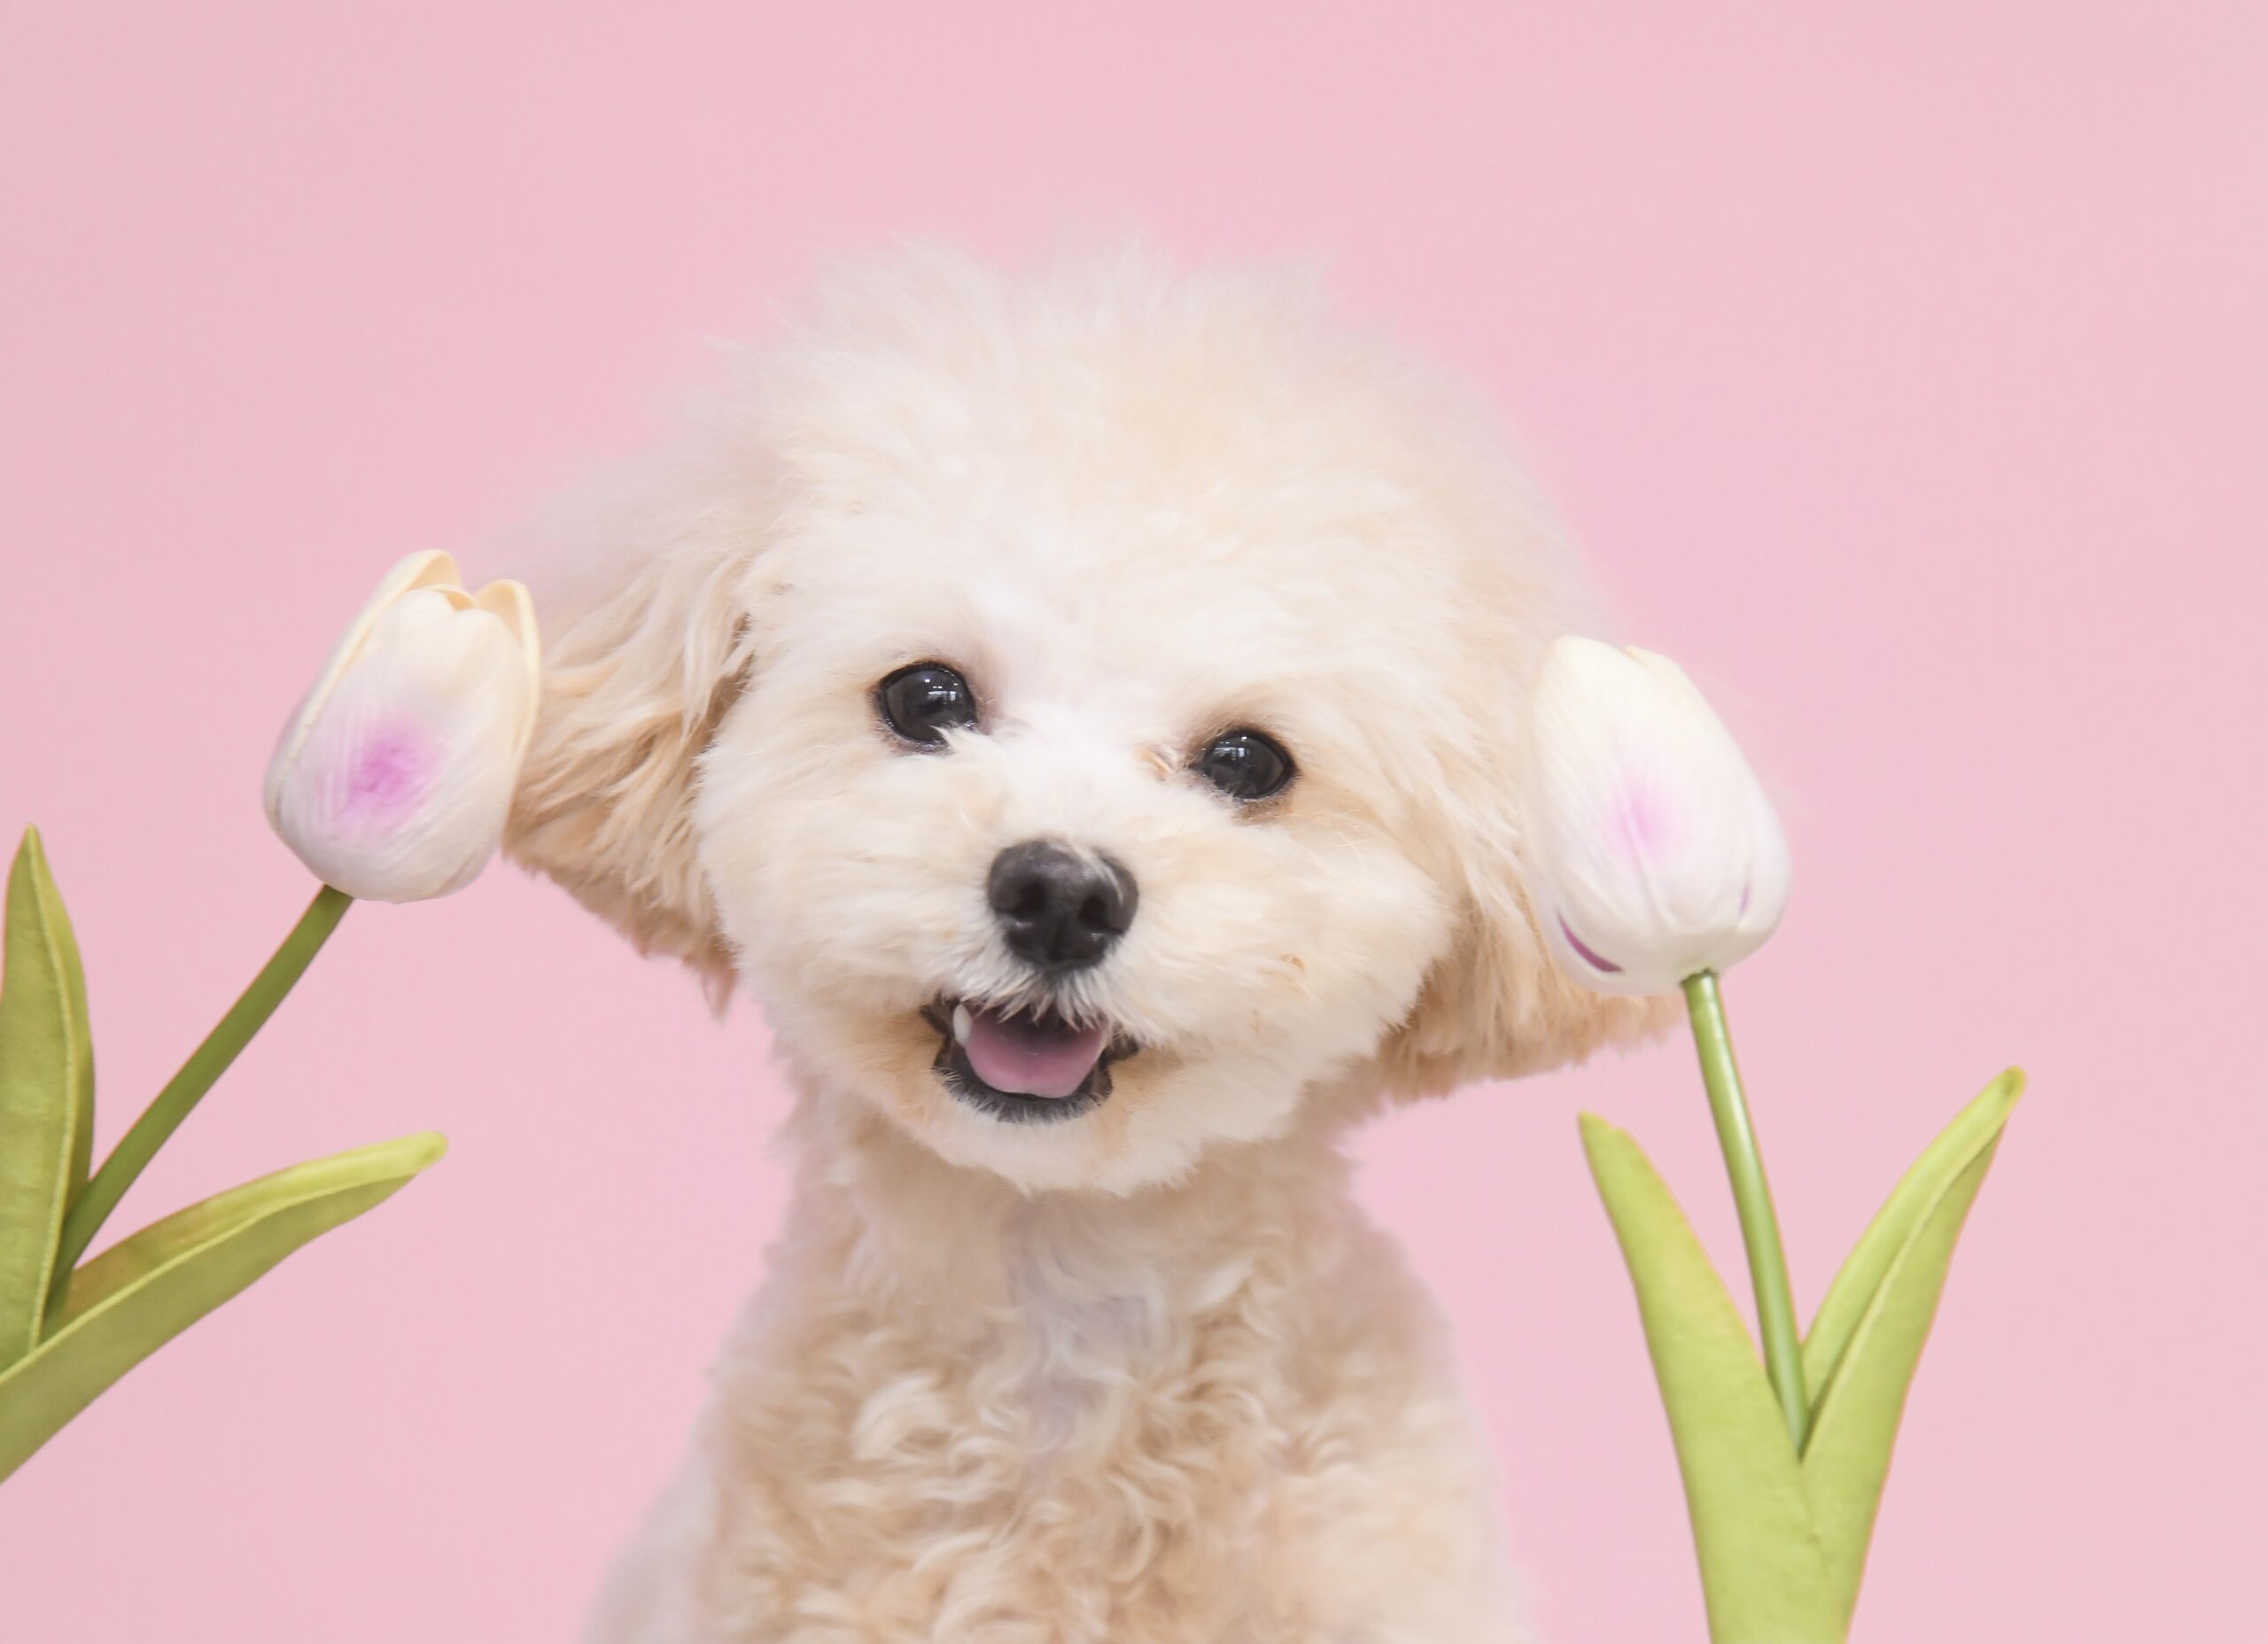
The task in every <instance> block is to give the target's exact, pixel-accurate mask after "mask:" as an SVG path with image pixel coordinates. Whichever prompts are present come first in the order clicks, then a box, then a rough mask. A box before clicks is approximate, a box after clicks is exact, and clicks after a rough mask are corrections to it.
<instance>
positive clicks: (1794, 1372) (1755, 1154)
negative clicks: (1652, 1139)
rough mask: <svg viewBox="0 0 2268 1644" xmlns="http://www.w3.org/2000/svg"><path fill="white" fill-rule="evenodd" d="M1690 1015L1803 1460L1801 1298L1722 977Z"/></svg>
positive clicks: (1767, 1362)
mask: <svg viewBox="0 0 2268 1644" xmlns="http://www.w3.org/2000/svg"><path fill="white" fill-rule="evenodd" d="M1685 1004H1686V1009H1687V1010H1688V1011H1689V1012H1691V1014H1692V1017H1693V1043H1694V1048H1695V1049H1696V1050H1697V1051H1699V1052H1700V1055H1701V1082H1703V1083H1704V1084H1705V1085H1706V1086H1707V1087H1708V1089H1709V1112H1710V1114H1711V1116H1712V1117H1713V1118H1714V1119H1715V1120H1716V1121H1717V1143H1718V1145H1719V1146H1720V1147H1722V1148H1723V1149H1724V1153H1725V1171H1726V1174H1727V1175H1729V1176H1730V1177H1731V1178H1732V1184H1733V1204H1734V1206H1735V1207H1736V1209H1737V1210H1738V1211H1739V1212H1740V1236H1741V1240H1742V1242H1743V1243H1744V1244H1745V1245H1747V1246H1748V1273H1749V1277H1750V1279H1751V1281H1752V1282H1753V1283H1754V1284H1755V1286H1756V1324H1757V1330H1758V1333H1759V1335H1760V1336H1761V1337H1762V1338H1763V1341H1764V1369H1765V1373H1766V1374H1767V1376H1770V1377H1771V1381H1772V1391H1773V1392H1774V1393H1775V1394H1776V1395H1777V1396H1778V1398H1779V1400H1780V1409H1781V1412H1782V1414H1783V1415H1786V1417H1787V1418H1788V1436H1789V1437H1790V1438H1792V1439H1794V1440H1795V1446H1796V1454H1798V1455H1801V1454H1803V1452H1804V1443H1805V1441H1806V1438H1808V1437H1809V1436H1810V1427H1811V1403H1810V1400H1809V1399H1808V1397H1807V1396H1806V1393H1805V1391H1804V1355H1803V1338H1801V1337H1799V1336H1798V1335H1797V1333H1796V1306H1795V1299H1794V1297H1793V1295H1792V1294H1791V1292H1790V1288H1789V1284H1788V1258H1787V1255H1786V1252H1783V1250H1782V1249H1781V1246H1780V1221H1779V1218H1778V1217H1777V1216H1776V1215H1775V1214H1773V1211H1772V1187H1771V1184H1770V1183H1767V1181H1766V1180H1765V1179H1764V1155H1763V1152H1761V1150H1759V1148H1758V1146H1757V1144H1756V1127H1755V1126H1754V1125H1753V1124H1751V1122H1750V1121H1749V1117H1748V1098H1747V1097H1745V1096H1744V1094H1743V1093H1742V1090H1741V1084H1740V1064H1739V1063H1738V1062H1737V1061H1736V1060H1734V1059H1733V1037H1732V1030H1731V1028H1728V1026H1727V1025H1726V1022H1725V1004H1724V1000H1723V998H1722V997H1721V996H1720V995H1719V993H1718V991H1717V973H1715V972H1714V971H1702V972H1700V973H1698V974H1697V975H1692V976H1689V977H1687V978H1686V979H1685Z"/></svg>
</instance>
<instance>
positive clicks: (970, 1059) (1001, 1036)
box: [921, 999, 1134, 1124]
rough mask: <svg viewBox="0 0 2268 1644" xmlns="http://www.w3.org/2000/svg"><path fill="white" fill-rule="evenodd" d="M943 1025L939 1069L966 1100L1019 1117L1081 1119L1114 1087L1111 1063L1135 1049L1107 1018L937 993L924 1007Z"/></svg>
mask: <svg viewBox="0 0 2268 1644" xmlns="http://www.w3.org/2000/svg"><path fill="white" fill-rule="evenodd" d="M921 1014H922V1016H923V1017H924V1019H926V1020H928V1023H929V1025H930V1026H931V1027H933V1028H936V1030H937V1033H938V1035H939V1038H940V1039H941V1041H942V1043H940V1044H939V1045H938V1047H937V1060H936V1070H937V1076H938V1077H939V1078H941V1079H943V1080H944V1082H945V1088H946V1089H947V1090H951V1092H952V1093H953V1094H954V1095H955V1096H957V1097H959V1098H960V1099H961V1100H962V1101H964V1102H967V1104H968V1105H970V1106H972V1107H974V1108H976V1109H978V1110H979V1111H980V1112H983V1113H990V1114H991V1115H992V1116H993V1117H994V1118H996V1119H1004V1120H1007V1121H1011V1122H1013V1123H1018V1124H1031V1123H1047V1122H1050V1121H1055V1120H1059V1119H1076V1118H1077V1117H1078V1116H1079V1115H1080V1114H1081V1113H1089V1112H1091V1111H1092V1110H1093V1109H1095V1108H1097V1107H1099V1106H1100V1105H1102V1104H1103V1102H1104V1101H1105V1100H1106V1099H1107V1097H1109V1095H1110V1065H1111V1064H1112V1063H1113V1062H1115V1061H1117V1060H1119V1059H1122V1058H1123V1057H1126V1056H1129V1055H1130V1054H1132V1053H1133V1050H1134V1047H1133V1045H1132V1044H1131V1043H1129V1042H1128V1041H1127V1040H1125V1039H1124V1038H1123V1037H1122V1036H1118V1035H1114V1034H1113V1033H1112V1032H1111V1030H1110V1028H1109V1026H1108V1025H1107V1024H1106V1023H1095V1024H1093V1025H1091V1026H1082V1025H1080V1024H1078V1023H1075V1022H1072V1021H1070V1020H1067V1019H1065V1018H1064V1017H1061V1016H1059V1015H1057V1014H1056V1013H1055V1012H1053V1011H1051V1010H1049V1009H1048V1008H1047V1007H1046V1006H1045V1005H1041V1006H1039V1007H1037V1008H1036V1009H1035V1008H1030V1007H1021V1008H1018V1009H1016V1010H1014V1011H1010V1010H1003V1009H999V1008H997V1007H995V1006H992V1005H988V1004H980V1003H978V1002H976V1001H975V1000H971V999H939V1000H937V1001H936V1003H935V1004H930V1005H928V1006H927V1007H926V1008H924V1009H923V1011H922V1012H921Z"/></svg>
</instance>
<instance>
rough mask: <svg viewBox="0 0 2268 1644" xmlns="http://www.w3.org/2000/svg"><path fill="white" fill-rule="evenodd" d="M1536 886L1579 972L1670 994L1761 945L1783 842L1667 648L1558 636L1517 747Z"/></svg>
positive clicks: (1571, 969)
mask: <svg viewBox="0 0 2268 1644" xmlns="http://www.w3.org/2000/svg"><path fill="white" fill-rule="evenodd" d="M1521 756H1522V771H1521V779H1522V785H1523V788H1524V792H1525V795H1526V830H1527V857H1528V872H1529V880H1530V886H1531V888H1532V889H1533V890H1534V892H1535V893H1536V895H1537V896H1538V899H1539V906H1538V908H1537V916H1538V918H1539V919H1540V921H1541V922H1542V927H1543V934H1544V938H1545V940H1546V941H1547V942H1550V943H1551V945H1552V947H1553V948H1554V949H1555V950H1556V951H1557V954H1558V956H1559V958H1560V960H1561V962H1562V964H1563V965H1565V968H1566V969H1567V971H1568V973H1569V974H1571V975H1573V977H1575V978H1576V979H1577V980H1579V981H1582V982H1583V983H1585V984H1586V985H1587V986H1588V987H1591V988H1594V989H1597V990H1599V991H1600V992H1603V993H1636V994H1651V993H1668V992H1671V991H1674V989H1677V988H1678V987H1679V986H1680V985H1681V984H1682V983H1683V982H1684V981H1685V979H1686V978H1687V977H1689V976H1694V975H1697V974H1699V973H1702V972H1704V971H1714V972H1723V971H1725V970H1728V969H1729V968H1730V967H1731V966H1732V965H1736V964H1737V963H1738V962H1739V961H1740V960H1742V959H1744V958H1747V957H1748V956H1749V955H1750V954H1751V953H1753V952H1754V951H1755V950H1757V949H1758V948H1759V947H1761V946H1762V945H1763V944H1764V942H1765V940H1766V938H1767V937H1769V936H1770V935H1771V934H1772V932H1773V931H1774V929H1775V928H1776V927H1778V925H1779V923H1780V915H1781V914H1782V912H1783V911H1784V910H1785V909H1786V907H1787V904H1788V845H1787V840H1786V838H1785V837H1784V836H1783V834H1781V832H1780V824H1779V820H1778V818H1776V817H1775V816H1774V814H1773V811H1772V805H1771V802H1770V801H1768V800H1767V799H1766V798H1765V796H1764V790H1763V788H1762V787H1761V786H1760V785H1759V783H1758V782H1757V779H1756V778H1755V776H1754V774H1753V773H1752V772H1751V771H1750V770H1749V768H1748V764H1747V762H1746V761H1745V760H1744V759H1743V758H1742V757H1741V753H1740V748H1739V747H1738V746H1737V745H1736V743H1735V742H1734V741H1733V739H1732V737H1731V736H1730V735H1729V734H1728V733H1727V732H1726V730H1725V727H1724V725H1722V724H1721V723H1720V721H1719V720H1718V718H1717V716H1716V715H1715V714H1714V713H1713V712H1712V711H1711V710H1710V708H1709V704H1708V703H1707V702H1705V700H1704V699H1703V698H1702V695H1701V693H1700V692H1699V691H1697V690H1696V689H1695V688H1694V686H1693V682H1692V681H1691V680H1689V679H1687V678H1686V677H1685V674H1684V672H1683V671H1682V670H1681V669H1680V668H1679V667H1678V665H1677V664H1676V663H1674V662H1671V661H1670V660H1669V659H1668V658H1667V657H1666V656H1656V655H1651V653H1649V652H1646V651H1638V650H1630V651H1619V650H1616V649H1615V648H1612V646H1608V645H1603V644H1601V643H1600V642H1599V641H1597V640H1585V639H1578V638H1574V637H1572V636H1570V637H1568V638H1565V639H1561V640H1557V642H1555V643H1554V644H1553V645H1552V647H1551V648H1550V651H1549V652H1548V653H1547V654H1546V655H1545V658H1544V663H1543V668H1542V672H1541V673H1540V674H1539V675H1538V677H1537V679H1536V683H1535V688H1534V692H1533V694H1531V696H1530V699H1529V703H1528V713H1527V733H1526V738H1525V739H1524V741H1523V744H1522V750H1521Z"/></svg>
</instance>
